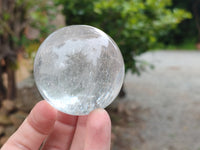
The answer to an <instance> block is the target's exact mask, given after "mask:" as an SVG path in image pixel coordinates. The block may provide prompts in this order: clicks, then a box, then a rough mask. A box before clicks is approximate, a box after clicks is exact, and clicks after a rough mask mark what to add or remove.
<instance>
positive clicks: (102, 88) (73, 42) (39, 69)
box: [34, 25, 124, 115]
mask: <svg viewBox="0 0 200 150" xmlns="http://www.w3.org/2000/svg"><path fill="white" fill-rule="evenodd" d="M34 78H35V82H36V85H37V88H38V90H39V91H40V94H41V95H42V97H43V98H44V99H45V100H47V102H48V103H49V104H50V105H52V106H53V107H54V108H56V109H57V110H59V111H61V112H64V113H67V114H71V115H86V114H88V113H90V112H91V111H92V110H94V109H96V108H105V107H106V106H108V105H109V104H110V103H111V102H112V101H113V100H114V99H115V98H116V96H117V95H118V93H119V91H120V89H121V86H122V83H123V79H124V61H123V58H122V55H121V52H120V50H119V48H118V46H117V45H116V43H115V42H114V41H113V39H112V38H111V37H109V36H108V35H107V34H105V33H104V32H103V31H101V30H99V29H97V28H95V27H92V26H88V25H72V26H67V27H64V28H61V29H59V30H57V31H55V32H53V33H52V34H50V35H49V36H48V37H47V38H46V39H45V40H44V42H43V43H42V44H41V46H40V47H39V49H38V52H37V54H36V57H35V61H34Z"/></svg>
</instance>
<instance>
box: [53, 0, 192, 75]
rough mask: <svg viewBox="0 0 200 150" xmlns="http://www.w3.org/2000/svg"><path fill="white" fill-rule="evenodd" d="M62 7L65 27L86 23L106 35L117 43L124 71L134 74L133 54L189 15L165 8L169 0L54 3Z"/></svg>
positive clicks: (181, 11) (156, 39) (175, 9)
mask: <svg viewBox="0 0 200 150" xmlns="http://www.w3.org/2000/svg"><path fill="white" fill-rule="evenodd" d="M56 1H57V3H58V4H63V6H64V9H63V14H64V15H65V16H66V23H67V25H72V24H88V25H92V26H95V27H98V28H100V29H102V30H103V31H105V32H106V33H108V34H109V35H110V36H111V37H112V38H113V39H114V40H115V41H116V42H117V44H118V46H119V47H120V49H121V52H122V54H123V57H124V61H125V68H126V71H127V70H129V69H130V70H132V71H133V72H138V69H137V67H136V62H135V59H134V56H135V55H139V54H141V53H143V52H145V51H147V50H149V49H151V48H154V47H155V45H156V43H157V41H158V37H160V36H163V35H166V34H167V33H168V32H169V31H170V29H172V28H175V27H176V26H177V24H179V23H180V22H181V21H182V20H183V19H185V18H190V17H191V14H190V13H188V12H186V11H185V10H183V9H177V8H174V9H169V8H168V7H169V6H170V5H171V4H172V2H171V0H159V1H158V0H126V1H124V0H82V1H79V0H73V1H71V0H56Z"/></svg>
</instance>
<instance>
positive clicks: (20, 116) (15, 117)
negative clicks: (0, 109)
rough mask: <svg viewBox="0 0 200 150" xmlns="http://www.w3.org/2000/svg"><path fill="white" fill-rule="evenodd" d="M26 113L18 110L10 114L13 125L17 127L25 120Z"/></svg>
mask: <svg viewBox="0 0 200 150" xmlns="http://www.w3.org/2000/svg"><path fill="white" fill-rule="evenodd" d="M27 115H28V114H27V113H24V112H22V111H18V112H16V113H15V114H12V115H11V116H10V120H11V122H12V123H13V125H14V126H15V127H16V128H18V127H19V126H20V125H21V124H22V122H23V121H24V120H25V118H26V117H27Z"/></svg>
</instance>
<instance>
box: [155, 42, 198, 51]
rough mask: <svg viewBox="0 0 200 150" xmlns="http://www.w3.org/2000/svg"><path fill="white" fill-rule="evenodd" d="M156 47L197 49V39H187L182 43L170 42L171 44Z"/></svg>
mask: <svg viewBox="0 0 200 150" xmlns="http://www.w3.org/2000/svg"><path fill="white" fill-rule="evenodd" d="M156 49H165V50H188V51H192V50H196V49H197V48H196V40H195V39H187V40H185V41H184V42H183V43H181V44H170V45H159V46H158V48H156Z"/></svg>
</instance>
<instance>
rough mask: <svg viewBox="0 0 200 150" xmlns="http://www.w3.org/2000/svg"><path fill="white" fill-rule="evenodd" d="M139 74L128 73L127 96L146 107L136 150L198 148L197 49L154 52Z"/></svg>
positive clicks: (199, 86)
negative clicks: (148, 67) (138, 146)
mask: <svg viewBox="0 0 200 150" xmlns="http://www.w3.org/2000/svg"><path fill="white" fill-rule="evenodd" d="M139 59H140V60H145V61H148V62H150V63H151V64H154V66H155V69H154V70H151V69H148V70H147V71H145V72H143V73H142V75H141V76H139V77H138V76H137V75H131V74H130V73H128V74H127V76H126V79H125V86H126V91H127V93H128V95H127V97H128V99H133V100H135V101H136V102H137V103H139V104H140V105H141V106H142V108H144V109H149V110H150V111H149V113H146V114H145V115H144V116H143V119H144V122H145V127H144V129H142V131H141V136H142V137H143V139H144V141H145V142H144V143H143V144H142V145H141V147H140V148H139V150H200V51H156V52H149V53H146V54H144V55H142V56H141V57H139Z"/></svg>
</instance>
